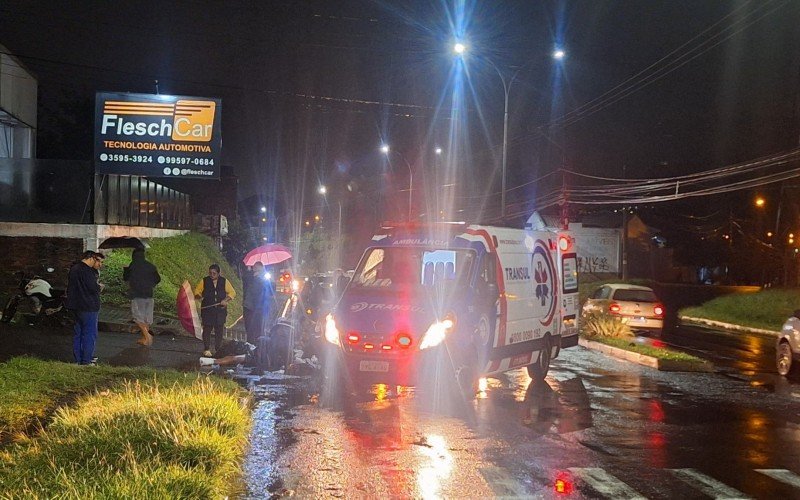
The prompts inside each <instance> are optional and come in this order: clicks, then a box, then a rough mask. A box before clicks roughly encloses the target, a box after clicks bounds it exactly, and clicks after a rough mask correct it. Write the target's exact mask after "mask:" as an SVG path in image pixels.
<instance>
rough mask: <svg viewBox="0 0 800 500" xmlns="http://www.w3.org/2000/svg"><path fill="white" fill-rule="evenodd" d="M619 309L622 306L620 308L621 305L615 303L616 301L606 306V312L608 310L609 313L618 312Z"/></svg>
mask: <svg viewBox="0 0 800 500" xmlns="http://www.w3.org/2000/svg"><path fill="white" fill-rule="evenodd" d="M621 310H622V308H621V307H620V306H619V304H617V303H616V302H612V303H611V304H610V305H609V306H608V312H609V313H611V314H619V312H620V311H621Z"/></svg>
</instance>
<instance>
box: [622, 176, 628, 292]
mask: <svg viewBox="0 0 800 500" xmlns="http://www.w3.org/2000/svg"><path fill="white" fill-rule="evenodd" d="M626 169H627V166H626V165H625V164H624V163H623V164H622V178H623V179H625V178H627V176H626ZM620 267H621V269H620V275H621V277H622V279H623V280H626V279H628V208H627V207H625V206H623V207H622V265H621V266H620Z"/></svg>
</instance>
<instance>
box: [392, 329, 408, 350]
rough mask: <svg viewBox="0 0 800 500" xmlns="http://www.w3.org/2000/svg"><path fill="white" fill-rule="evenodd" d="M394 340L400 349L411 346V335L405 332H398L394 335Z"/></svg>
mask: <svg viewBox="0 0 800 500" xmlns="http://www.w3.org/2000/svg"><path fill="white" fill-rule="evenodd" d="M394 341H395V342H396V343H397V345H398V346H399V347H401V348H402V349H408V348H409V347H411V343H412V340H411V335H409V334H407V333H398V334H397V336H396V337H395V339H394Z"/></svg>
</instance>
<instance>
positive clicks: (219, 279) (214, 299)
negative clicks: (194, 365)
mask: <svg viewBox="0 0 800 500" xmlns="http://www.w3.org/2000/svg"><path fill="white" fill-rule="evenodd" d="M220 273H221V271H220V268H219V265H218V264H211V265H210V266H209V268H208V276H206V277H205V278H203V279H202V280H201V281H200V282H199V283H198V284H197V286H196V287H195V288H194V296H195V298H198V299H201V300H202V303H201V304H200V319H201V322H202V325H203V348H204V351H203V356H206V357H210V356H211V333H212V332H213V333H214V350H215V351H219V349H220V347H222V339H223V337H224V336H225V318H226V317H227V315H228V303H229V302H230V301H231V300H233V299H234V298H235V297H236V291H235V290H234V289H233V286H232V285H231V283H230V281H228V280H226V279H225V278H224V277H223V276H221V275H220Z"/></svg>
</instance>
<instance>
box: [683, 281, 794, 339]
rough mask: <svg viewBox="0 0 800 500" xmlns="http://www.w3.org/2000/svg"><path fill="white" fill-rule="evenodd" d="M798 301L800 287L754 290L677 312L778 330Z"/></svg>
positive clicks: (718, 298)
mask: <svg viewBox="0 0 800 500" xmlns="http://www.w3.org/2000/svg"><path fill="white" fill-rule="evenodd" d="M799 304H800V289H796V288H781V289H771V290H762V291H760V292H756V293H743V294H732V295H723V296H722V297H717V298H716V299H713V300H710V301H708V302H706V303H704V304H703V305H700V306H697V307H686V308H684V309H681V310H680V311H679V313H678V314H680V315H681V316H692V317H695V318H704V319H710V320H714V321H722V322H724V323H732V324H736V325H741V326H749V327H752V328H763V329H765V330H773V331H779V330H780V329H781V327H782V326H783V323H784V322H785V321H786V318H788V317H789V316H791V315H792V312H793V311H794V310H795V309H797V308H798V305H799Z"/></svg>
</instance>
